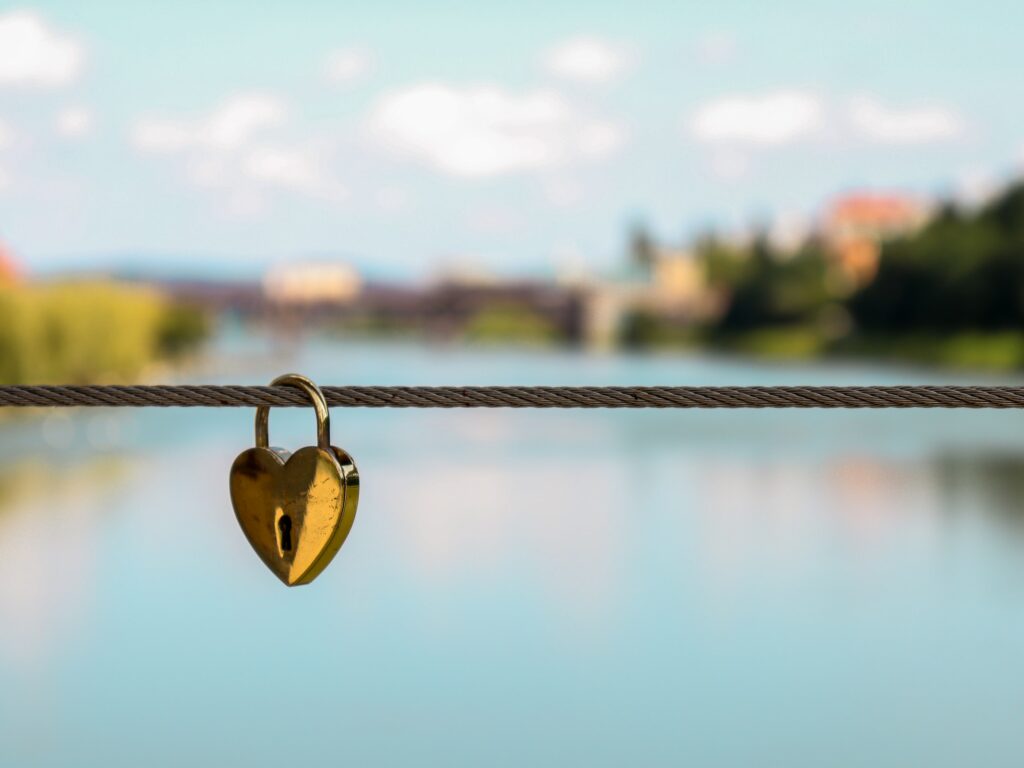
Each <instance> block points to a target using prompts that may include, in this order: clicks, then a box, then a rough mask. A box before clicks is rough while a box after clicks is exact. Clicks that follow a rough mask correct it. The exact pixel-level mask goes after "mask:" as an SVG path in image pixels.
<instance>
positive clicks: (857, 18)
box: [0, 0, 1024, 276]
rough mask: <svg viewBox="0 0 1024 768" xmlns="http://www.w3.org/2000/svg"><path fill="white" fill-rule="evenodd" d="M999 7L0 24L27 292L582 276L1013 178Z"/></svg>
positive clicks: (522, 8) (67, 5) (719, 8)
mask: <svg viewBox="0 0 1024 768" xmlns="http://www.w3.org/2000/svg"><path fill="white" fill-rule="evenodd" d="M1022 27H1024V6H1021V5H1020V4H1019V3H1011V2H963V1H962V0H953V1H951V2H947V1H946V0H944V1H943V2H941V3H937V2H934V1H933V2H919V1H918V0H904V1H903V2H900V3H891V2H876V1H875V0H869V1H868V2H861V3H848V2H847V3H829V2H794V1H792V0H789V1H786V0H780V1H779V2H776V3H773V4H771V5H770V6H769V5H766V4H764V3H755V2H742V3H741V2H726V1H723V2H716V3H689V2H679V1H678V0H677V1H675V2H633V3H614V4H613V3H602V2H594V1H593V0H590V1H588V2H580V1H578V0H564V1H563V2H559V3H550V2H543V3H542V2H534V1H533V0H527V1H526V2H518V3H515V4H511V3H492V2H484V1H483V0H477V1H476V2H460V3H454V2H444V0H438V1H436V2H430V3H422V2H419V3H417V2H406V1H405V0H398V1H396V2H391V3H383V4H382V3H378V4H374V3H365V2H363V3H342V2H299V1H296V2H278V1H270V2H267V1H264V2H260V1H258V0H250V1H249V2H220V3H217V2H194V1H193V0H183V1H180V2H175V3H155V2H147V1H145V0H136V1H135V2H130V3H127V2H126V3H115V2H101V1H100V0H91V1H90V2H88V3H82V2H35V3H32V4H30V5H24V6H18V5H15V6H8V5H6V4H0V241H3V242H5V243H6V244H7V245H8V246H9V247H10V248H11V249H12V250H13V251H14V252H15V253H16V254H17V255H18V257H19V259H20V261H21V262H22V264H23V265H24V266H25V267H26V268H27V269H28V270H29V271H40V272H44V271H47V270H53V269H66V268H72V269H74V268H84V267H89V266H92V265H97V264H106V263H118V264H120V265H131V266H135V267H138V268H140V269H145V268H147V267H150V266H152V267H154V268H157V267H159V268H161V269H164V270H166V269H167V268H168V267H171V268H174V269H181V270H183V271H192V272H196V271H198V272H205V271H208V272H211V273H212V272H217V271H235V272H246V271H253V272H255V271H258V270H261V269H262V268H264V267H265V266H266V265H267V264H270V263H275V262H281V261H289V260H310V259H324V258H344V259H348V260H350V261H351V262H352V263H354V264H355V265H357V266H358V267H359V268H360V269H361V270H363V271H364V272H366V273H367V274H369V275H381V276H383V275H388V276H400V275H401V276H416V275H423V274H429V273H431V272H432V271H435V270H438V269H445V268H449V267H452V266H462V265H479V266H483V267H485V268H489V269H493V270H495V271H498V272H502V273H508V274H526V273H536V272H543V271H550V270H554V269H561V268H566V267H571V268H585V269H589V270H594V271H600V270H605V269H609V268H611V267H612V266H613V265H614V264H615V263H616V261H617V260H619V259H621V257H622V252H623V248H624V244H625V242H626V234H627V232H628V230H629V228H630V227H631V226H632V225H633V224H635V223H640V222H642V223H645V224H646V225H647V226H649V227H650V229H651V230H652V231H653V232H654V233H655V234H656V236H657V237H659V238H660V239H662V240H665V241H666V242H678V243H684V242H686V240H687V239H689V238H692V237H694V236H695V235H696V234H697V233H700V232H703V231H706V230H708V229H711V228H713V229H717V230H721V231H737V230H742V229H743V228H748V227H751V226H755V225H756V226H771V227H775V228H779V229H785V228H786V227H790V228H800V227H802V226H805V225H806V224H807V223H808V222H810V221H813V218H814V217H815V215H817V214H818V213H819V212H820V211H821V210H822V208H823V206H825V205H827V203H828V201H829V200H831V199H834V198H835V197H836V196H837V195H840V194H843V193H847V192H851V191H880V192H890V191H898V192H905V193H908V194H913V195H917V196H921V197H927V198H931V197H935V196H958V197H963V198H966V199H978V198H980V197H982V196H984V195H985V194H989V193H990V192H991V190H993V189H995V188H997V187H998V186H999V185H1001V184H1004V183H1006V182H1007V181H1008V180H1010V179H1012V178H1014V177H1015V175H1016V174H1017V173H1018V171H1020V170H1021V169H1024V79H1022V78H1020V77H1019V70H1020V66H1019V60H1020V56H1019V30H1020V29H1021V28H1022Z"/></svg>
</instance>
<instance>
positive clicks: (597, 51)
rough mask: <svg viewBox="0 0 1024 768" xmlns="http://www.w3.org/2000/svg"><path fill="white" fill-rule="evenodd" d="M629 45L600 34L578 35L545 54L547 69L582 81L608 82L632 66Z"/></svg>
mask: <svg viewBox="0 0 1024 768" xmlns="http://www.w3.org/2000/svg"><path fill="white" fill-rule="evenodd" d="M632 58H633V57H632V55H631V53H630V51H629V49H628V48H627V47H626V46H623V45H619V44H617V43H612V42H609V41H607V40H602V39H600V38H596V37H574V38H571V39H569V40H565V41H564V42H562V43H560V44H558V45H556V46H555V47H554V48H552V49H551V50H550V51H548V52H547V54H546V55H545V56H544V68H545V69H546V70H547V71H548V72H549V73H550V74H552V75H554V76H555V77H561V78H564V79H566V80H574V81H577V82H581V83H608V82H611V81H613V80H615V79H617V78H619V77H620V76H621V75H623V74H624V73H625V72H626V71H627V70H628V69H629V68H630V66H631V65H632Z"/></svg>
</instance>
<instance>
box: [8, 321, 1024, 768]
mask: <svg viewBox="0 0 1024 768" xmlns="http://www.w3.org/2000/svg"><path fill="white" fill-rule="evenodd" d="M220 345H221V348H220V350H219V351H220V352H221V353H222V358H221V360H222V362H221V363H220V364H219V367H218V369H216V370H213V369H205V370H202V371H199V372H195V373H192V374H190V375H189V379H190V380H193V381H205V382H211V381H240V382H254V383H265V382H266V381H268V380H269V379H270V378H272V376H273V375H275V374H276V373H280V372H283V371H287V370H298V371H302V372H304V373H307V374H308V375H310V376H312V377H313V378H315V379H317V380H319V381H321V382H323V383H343V382H350V383H361V384H370V383H376V384H399V383H429V384H471V383H505V384H573V383H593V384H627V383H636V384H666V383H679V384H683V383H690V384H702V383H704V384H706V383H717V384H725V383H733V384H752V383H758V384H772V383H782V382H787V383H898V382H902V383H907V382H920V381H926V380H928V378H929V377H927V376H925V375H924V374H922V373H920V372H913V371H893V370H891V369H890V370H884V369H869V368H863V367H792V368H773V367H761V366H755V365H753V364H749V363H742V362H737V361H729V360H714V359H708V358H684V359H679V358H674V359H673V358H629V357H587V356H582V355H579V356H577V355H568V354H563V353H543V352H542V353H509V352H501V353H499V352H466V351H455V350H446V349H437V348H416V347H412V346H391V347H373V346H366V345H353V344H339V343H328V342H310V343H307V344H304V345H301V346H296V347H293V348H292V349H291V350H288V349H287V348H285V347H283V346H282V345H272V344H270V343H268V342H267V341H266V340H263V339H259V338H242V337H232V338H225V339H224V340H222V341H221V342H220ZM933 378H934V377H933ZM945 378H946V379H947V380H949V379H950V378H953V377H949V376H947V377H945ZM956 380H958V381H963V380H965V379H964V378H963V377H956ZM334 418H335V423H334V438H335V442H336V443H337V444H340V445H343V446H344V447H345V448H347V449H349V450H350V451H351V452H352V453H353V454H354V455H355V457H356V460H357V461H358V462H359V465H360V471H361V476H362V478H363V483H364V484H363V493H362V499H361V505H360V508H359V515H358V518H357V520H356V526H355V528H354V530H353V533H352V535H351V537H350V538H349V540H348V542H347V544H346V545H345V548H344V549H343V550H342V552H341V554H340V555H339V557H338V558H337V560H336V561H335V563H334V564H333V565H332V567H331V568H330V569H329V570H328V571H327V572H326V573H325V574H324V575H323V576H322V577H321V578H320V580H318V581H317V582H316V583H315V584H313V585H311V586H308V587H303V588H300V589H296V590H287V589H285V588H284V587H282V586H281V585H280V584H279V583H278V582H277V581H276V580H275V579H274V578H273V576H271V575H270V574H269V572H267V571H265V570H264V568H263V566H262V564H261V563H260V562H259V561H258V560H257V558H256V556H255V555H254V554H253V553H252V552H251V551H250V549H249V547H248V544H247V543H246V542H245V540H244V539H243V537H242V535H241V533H240V532H239V530H238V528H237V525H236V523H235V521H234V517H233V515H232V512H231V507H230V502H229V500H228V495H227V471H228V468H229V466H230V464H231V461H232V459H233V458H234V456H235V454H236V453H238V452H239V451H240V450H241V449H242V448H244V447H246V446H247V445H249V444H251V442H252V439H253V437H252V412H251V411H249V410H219V411H208V410H166V411H159V410H147V411H129V410H122V411H107V412H102V411H91V412H76V413H74V414H59V415H54V416H50V417H47V418H45V419H41V420H32V421H28V422H23V423H16V424H7V425H6V426H3V427H0V765H3V766H29V765H47V766H49V765H58V766H64V765H74V766H83V765H103V766H120V765H124V766H136V765H146V766H163V765H167V766H181V765H211V766H279V765H281V764H287V765H296V766H298V765H303V764H306V763H307V762H308V763H309V764H313V763H314V762H315V761H328V762H329V763H330V764H348V765H411V764H415V765H428V764H439V765H445V766H455V765H472V766H479V765H510V766H511V765H515V766H521V765H537V764H541V765H594V766H598V765H614V766H621V765H639V764H644V765H679V764H681V763H682V762H683V761H684V760H685V761H689V762H691V763H692V764H696V765H707V766H749V765H760V766H774V765H779V766H815V767H818V766H847V765H849V766H907V765H928V766H931V767H934V766H946V765H949V766H953V765H957V766H960V765H985V766H1003V765H1005V766H1019V765H1020V764H1021V760H1022V759H1024V728H1022V726H1024V415H1019V414H1015V413H996V412H936V411H907V412H874V413H869V412H827V411H806V412H786V411H772V412H744V411H733V412H726V411H720V412H655V411H652V412H600V411H596V412H540V411H518V412H516V411H509V412H502V411H475V412H474V411H342V410H336V411H335V412H334ZM271 435H272V438H273V442H275V443H277V444H283V445H286V446H289V447H293V448H294V447H298V446H299V445H302V444H307V443H311V442H313V440H314V431H313V418H312V414H311V413H310V412H308V411H287V412H286V411H275V412H274V414H273V416H272V419H271Z"/></svg>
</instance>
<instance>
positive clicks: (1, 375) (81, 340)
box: [0, 280, 209, 384]
mask: <svg viewBox="0 0 1024 768" xmlns="http://www.w3.org/2000/svg"><path fill="white" fill-rule="evenodd" d="M208 333H209V324H208V320H207V318H206V316H205V314H204V313H202V312H201V311H199V310H197V309H194V308H192V307H187V306H183V305H180V304H177V303H174V302H172V301H169V300H168V299H167V298H166V297H164V296H163V295H161V294H160V293H159V292H157V291H154V290H151V289H149V288H146V287H142V286H137V285H125V284H122V283H117V282H114V281H108V280H88V281H67V282H57V283H38V284H36V283H33V284H21V285H9V286H2V287H0V381H3V382H4V383H6V384H27V383H31V384H55V383H67V384H89V383H96V382H105V383H111V382H128V381H134V380H137V379H138V378H139V377H140V376H141V375H142V374H143V372H144V371H145V369H146V368H147V367H149V366H151V365H153V364H156V363H160V362H165V361H168V360H173V359H175V358H179V357H181V356H182V355H185V354H187V353H188V352H190V351H191V350H193V349H195V348H196V347H197V346H198V345H199V344H200V343H201V342H202V341H203V340H204V339H205V338H206V336H207V335H208Z"/></svg>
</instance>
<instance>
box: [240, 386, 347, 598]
mask: <svg viewBox="0 0 1024 768" xmlns="http://www.w3.org/2000/svg"><path fill="white" fill-rule="evenodd" d="M279 384H280V385H289V386H294V387H298V388H300V389H302V390H303V391H304V392H305V393H306V394H307V395H309V397H310V399H311V400H312V401H313V408H314V409H315V411H316V433H317V444H316V445H315V446H312V445H311V446H306V447H305V448H300V449H299V450H297V451H296V452H295V453H292V454H289V453H288V451H286V450H284V449H282V448H271V447H270V440H269V421H270V408H269V406H260V407H259V408H257V409H256V447H255V448H249V449H247V450H245V451H242V452H241V453H240V454H239V455H238V458H237V459H235V463H234V464H233V465H232V466H231V482H230V485H231V504H232V506H233V507H234V508H235V516H236V517H237V518H238V524H239V525H241V526H242V532H243V533H244V534H245V537H246V538H247V539H248V540H249V543H250V544H251V545H252V548H253V549H255V550H256V554H257V555H259V556H260V559H261V560H262V561H263V562H264V563H266V565H267V567H268V568H269V569H270V570H271V571H273V573H274V575H275V576H277V577H278V578H279V579H280V580H281V581H283V582H284V583H285V584H287V585H288V586H289V587H293V586H296V585H298V584H308V583H309V582H311V581H312V580H313V579H315V578H316V577H317V576H318V575H319V574H320V573H321V572H322V571H323V570H324V568H326V567H327V566H328V564H329V563H330V562H331V559H332V558H333V557H334V556H335V554H337V552H338V550H339V549H341V545H342V544H344V543H345V538H346V537H347V536H348V532H349V531H350V530H351V529H352V523H353V522H354V521H355V517H356V505H357V503H358V502H359V474H358V472H357V471H356V466H355V463H354V462H353V461H352V457H351V456H349V455H348V453H347V452H346V451H343V450H342V449H341V448H336V447H335V446H333V445H331V431H330V430H331V425H330V413H329V411H328V410H327V401H326V399H324V395H323V393H322V392H321V391H320V388H319V387H317V385H316V384H314V383H313V382H312V381H310V380H309V379H307V378H306V377H305V376H299V375H298V374H294V373H292V374H287V375H284V376H279V377H278V378H276V379H274V380H273V381H272V382H271V385H279Z"/></svg>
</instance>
